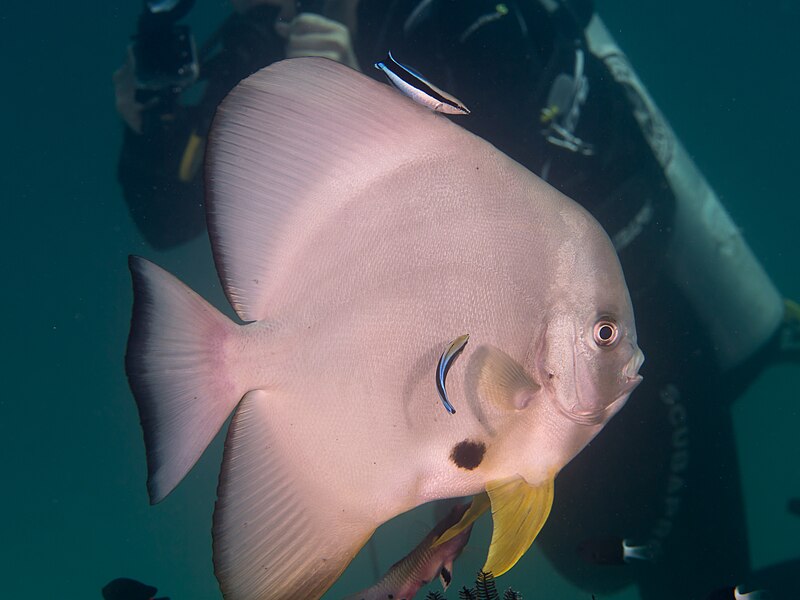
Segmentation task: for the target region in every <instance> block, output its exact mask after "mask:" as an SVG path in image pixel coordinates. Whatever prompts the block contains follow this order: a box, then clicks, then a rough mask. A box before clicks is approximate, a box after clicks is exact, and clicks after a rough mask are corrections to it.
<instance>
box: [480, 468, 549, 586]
mask: <svg viewBox="0 0 800 600" xmlns="http://www.w3.org/2000/svg"><path fill="white" fill-rule="evenodd" d="M553 484H554V482H553V479H549V480H547V481H545V482H543V483H541V484H539V485H530V484H528V483H527V482H526V481H525V480H524V479H522V478H521V477H518V478H514V479H511V480H504V481H495V482H490V483H488V484H487V485H486V491H487V493H488V495H489V499H490V500H491V503H492V521H493V523H494V529H493V531H492V542H491V545H490V546H489V556H488V557H487V558H486V564H485V565H484V567H483V570H484V571H486V572H490V573H492V574H494V576H495V577H499V576H500V575H502V574H503V573H505V572H507V571H508V570H509V569H511V567H513V566H514V565H515V564H516V563H517V561H518V560H519V559H520V558H521V557H522V555H523V554H525V552H527V550H528V548H530V547H531V544H533V541H534V539H536V536H537V535H538V534H539V531H541V529H542V527H543V526H544V523H545V521H547V517H548V516H549V515H550V509H551V507H552V506H553V487H554V485H553Z"/></svg>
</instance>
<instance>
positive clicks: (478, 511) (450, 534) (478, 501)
mask: <svg viewBox="0 0 800 600" xmlns="http://www.w3.org/2000/svg"><path fill="white" fill-rule="evenodd" d="M489 506H490V502H489V496H488V495H487V494H486V493H485V492H484V493H482V494H478V495H477V496H475V497H474V498H473V499H472V503H471V504H470V505H469V508H468V509H467V511H466V512H465V513H464V514H463V515H462V517H461V519H459V521H458V523H456V524H455V525H453V526H452V527H450V528H449V529H447V530H446V531H445V532H444V533H443V534H442V535H440V536H439V537H438V538H436V539H435V540H434V542H433V544H431V548H436V547H437V546H440V545H442V544H444V543H445V542H449V541H450V540H452V539H453V538H454V537H456V536H457V535H458V534H459V533H461V532H462V531H464V530H465V529H466V528H467V527H469V526H470V525H472V524H473V523H474V522H475V521H476V520H477V519H478V517H480V516H481V515H482V514H483V513H485V512H486V511H487V510H488V508H489Z"/></svg>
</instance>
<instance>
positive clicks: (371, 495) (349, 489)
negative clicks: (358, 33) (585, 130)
mask: <svg viewBox="0 0 800 600" xmlns="http://www.w3.org/2000/svg"><path fill="white" fill-rule="evenodd" d="M206 161H207V162H206V183H207V198H206V200H207V202H206V206H207V216H208V224H209V234H210V237H211V241H212V247H213V251H214V255H215V262H216V265H217V269H218V272H219V275H220V278H221V280H222V284H223V287H224V289H225V292H226V295H227V297H228V300H229V301H230V303H231V305H232V306H233V309H234V310H235V311H236V314H237V315H238V317H239V318H240V319H241V321H242V323H241V324H238V323H235V322H234V321H232V320H230V319H229V318H228V317H226V316H224V315H223V314H222V313H221V312H219V311H218V310H217V309H216V308H214V307H212V306H211V305H210V304H209V303H208V302H206V301H205V300H203V299H202V298H201V297H200V296H198V295H197V294H196V293H194V292H193V291H191V290H190V289H189V288H188V287H186V286H185V285H184V284H183V283H181V282H180V281H179V280H178V279H176V278H175V277H173V276H172V275H170V274H169V273H167V272H166V271H164V270H163V269H161V268H160V267H157V266H156V265H155V264H153V263H151V262H149V261H147V260H145V259H143V258H138V257H131V259H130V268H131V272H132V275H133V285H134V303H133V317H132V322H131V332H130V337H129V340H128V349H127V356H126V369H127V374H128V378H129V382H130V386H131V389H132V390H133V394H134V397H135V399H136V403H137V405H138V408H139V415H140V420H141V424H142V428H143V430H144V440H145V448H146V451H147V467H148V490H149V493H150V499H151V501H152V502H159V501H160V500H162V499H163V498H164V497H165V496H166V495H167V494H169V493H170V491H172V490H173V489H174V488H175V486H176V485H177V484H178V483H179V482H180V481H181V479H182V478H183V477H184V476H185V475H186V473H187V472H188V471H189V469H191V468H192V466H193V465H194V464H195V462H196V461H197V459H198V458H199V457H200V455H201V454H202V453H203V451H204V450H205V448H206V447H207V446H208V444H209V443H210V441H211V440H212V438H213V437H214V436H215V435H216V433H217V432H218V431H219V430H220V429H221V428H222V426H223V424H224V423H225V421H226V420H227V419H228V417H229V415H230V414H231V413H233V418H232V420H231V422H230V425H229V427H228V430H227V439H226V442H225V451H224V455H223V460H222V470H221V473H220V478H219V486H218V498H217V503H216V506H215V509H214V519H213V552H214V566H215V573H216V576H217V578H218V580H219V582H220V587H221V589H222V591H223V594H224V595H225V597H226V598H227V599H229V600H230V599H233V600H240V599H241V600H244V599H254V598H259V599H271V600H288V599H290V598H292V599H296V598H298V597H302V598H304V599H307V600H313V599H316V598H319V597H320V596H322V594H323V593H324V592H325V591H326V590H327V589H328V588H329V587H330V586H331V585H332V584H333V582H334V581H335V580H336V579H338V577H339V575H340V574H341V573H342V571H343V570H344V568H345V567H346V566H347V565H348V563H350V561H351V560H352V558H353V557H354V556H355V554H356V553H357V552H358V551H359V549H360V548H361V547H362V546H363V545H364V544H365V543H366V542H367V540H368V539H369V538H370V537H371V535H372V533H373V532H374V531H375V529H376V528H377V527H378V526H379V525H381V524H382V523H384V522H386V521H388V520H389V519H392V518H393V517H395V516H396V515H399V514H400V513H403V512H405V511H407V510H410V509H411V508H414V507H416V506H418V505H420V504H423V503H425V502H429V501H432V500H436V499H441V498H449V497H462V496H469V495H475V496H476V497H475V500H474V501H473V503H472V504H471V506H470V508H469V510H467V511H466V513H465V514H464V516H463V518H462V519H461V520H460V521H459V522H458V523H457V524H455V525H453V526H452V527H450V528H449V529H448V530H447V531H446V532H445V533H444V534H443V535H442V536H440V537H439V538H438V539H437V541H436V542H435V544H434V547H438V546H439V545H443V544H446V543H447V541H448V540H452V539H454V538H456V537H457V536H458V535H460V534H461V533H462V532H464V531H466V530H467V528H468V527H469V525H470V524H471V523H472V522H473V521H474V518H475V517H476V516H477V515H478V514H480V513H481V512H482V511H483V510H486V509H487V508H488V507H489V506H491V512H492V519H493V524H494V533H493V538H492V542H491V544H490V547H489V556H488V559H487V562H486V564H485V567H484V570H486V571H492V572H493V573H494V574H495V575H500V574H501V573H503V572H504V571H506V570H508V569H509V568H511V566H512V565H513V564H514V563H515V562H516V561H517V560H518V559H519V557H521V556H522V554H523V553H524V552H525V551H526V550H527V549H528V547H529V546H530V545H531V543H532V542H533V539H534V538H535V536H536V535H537V533H538V531H539V529H540V528H541V526H542V524H543V523H544V521H545V519H546V518H547V515H548V514H549V511H550V506H551V503H552V499H553V479H554V477H555V476H556V474H557V473H558V472H559V470H560V469H561V468H562V467H564V465H566V464H567V463H568V462H569V461H570V460H571V459H572V458H573V457H574V456H575V455H576V454H577V453H578V452H580V451H581V449H582V448H584V446H586V444H587V443H588V442H589V441H590V440H591V439H592V438H593V437H594V436H595V435H597V434H598V433H599V432H600V430H601V429H602V428H603V426H604V425H605V423H606V422H607V421H608V420H609V419H610V418H611V417H612V415H614V414H615V413H616V412H617V411H618V410H619V409H620V408H621V407H622V406H623V404H624V403H625V402H626V400H627V398H628V396H629V394H630V393H631V390H632V389H633V388H634V387H635V386H636V385H637V384H638V383H639V381H640V380H641V377H640V376H639V375H638V370H639V366H640V365H641V363H642V360H643V355H642V353H641V351H640V350H639V348H638V346H637V342H636V331H635V326H634V318H633V310H632V307H631V303H630V298H629V296H628V291H627V287H626V285H625V281H624V278H623V274H622V270H621V268H620V265H619V261H618V260H617V256H616V254H615V252H614V249H613V247H612V245H611V242H610V241H609V239H608V236H607V235H606V234H605V232H604V231H603V230H602V229H601V227H600V226H599V225H598V223H597V222H596V221H595V220H594V219H593V218H592V217H591V216H590V215H589V214H588V213H587V212H586V211H585V210H584V209H583V208H581V207H580V206H579V205H577V204H576V203H574V202H572V201H571V200H569V199H568V198H566V197H565V196H563V195H562V194H560V193H559V192H557V191H556V190H554V189H553V188H552V187H550V186H549V185H548V184H546V183H545V182H543V181H542V180H540V179H539V178H537V177H536V176H534V175H533V174H531V173H530V172H529V171H527V170H526V169H525V168H523V167H522V166H520V165H519V164H518V163H516V162H514V161H513V160H511V159H509V158H508V157H506V156H505V155H504V154H502V153H501V152H499V151H498V150H497V149H496V148H494V147H493V146H491V145H490V144H488V143H486V142H485V141H483V140H481V139H480V138H478V137H476V136H474V135H472V134H471V133H468V132H467V131H465V130H464V129H462V128H461V127H459V126H458V125H456V124H454V123H452V122H450V121H449V120H448V119H446V118H445V117H443V116H442V115H440V114H438V113H436V112H433V111H430V110H428V109H426V108H424V107H422V106H420V105H418V104H417V103H415V102H412V101H410V100H409V99H408V98H405V97H404V96H402V95H401V94H397V93H395V92H394V91H393V90H391V89H389V88H388V87H387V86H385V85H382V84H380V83H378V82H376V81H373V80H372V79H370V78H368V77H366V76H365V75H362V74H360V73H357V72H355V71H353V70H351V69H348V68H347V67H344V66H342V65H340V64H337V63H335V62H332V61H329V60H325V59H321V58H298V59H291V60H287V61H282V62H279V63H276V64H273V65H271V66H269V67H267V68H265V69H263V70H261V71H259V72H257V73H255V74H253V75H252V76H250V77H248V78H247V79H245V80H244V81H243V82H242V83H240V84H239V85H238V86H237V87H236V88H234V90H233V91H232V92H231V93H230V94H229V95H228V97H227V98H226V99H225V100H224V101H223V102H222V104H221V106H220V108H219V110H218V112H217V114H216V116H215V118H214V123H213V126H212V129H211V132H210V136H209V141H208V150H207V157H206ZM464 332H469V335H470V337H469V340H470V342H469V344H468V345H467V346H465V347H464V348H463V349H462V350H461V354H460V356H459V357H458V360H456V361H452V363H451V365H450V371H449V373H448V375H447V392H448V394H449V396H450V398H452V399H454V400H455V401H456V403H457V406H458V412H457V413H456V414H452V415H451V414H448V413H447V412H446V411H444V410H442V406H441V404H440V398H439V394H438V392H437V386H436V377H437V373H436V368H437V361H438V360H439V357H440V356H441V353H442V349H443V348H446V347H447V344H449V343H451V342H452V340H453V336H454V335H459V334H462V333H464ZM456 399H457V400H456Z"/></svg>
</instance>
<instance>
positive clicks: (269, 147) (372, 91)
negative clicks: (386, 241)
mask: <svg viewBox="0 0 800 600" xmlns="http://www.w3.org/2000/svg"><path fill="white" fill-rule="evenodd" d="M462 136H464V132H463V130H461V129H460V128H459V127H457V126H455V125H453V124H452V123H449V122H448V121H447V120H446V119H445V118H442V117H440V116H438V115H436V114H435V113H432V112H430V111H428V110H427V109H425V108H423V107H421V106H418V105H416V104H415V103H414V102H412V101H410V100H408V99H407V98H405V97H403V96H401V95H400V94H397V93H396V92H395V91H394V90H392V89H391V88H390V87H388V86H387V85H385V84H381V83H378V82H377V81H375V80H373V79H370V78H369V77H367V76H365V75H363V74H361V73H358V72H356V71H354V70H352V69H350V68H348V67H345V66H343V65H340V64H338V63H336V62H334V61H331V60H327V59H323V58H296V59H289V60H284V61H280V62H278V63H274V64H272V65H270V66H268V67H266V68H264V69H262V70H260V71H258V72H257V73H254V74H253V75H251V76H250V77H248V78H247V79H245V80H244V81H242V82H241V83H240V84H239V85H238V86H236V87H235V88H234V89H233V91H231V93H230V94H229V95H228V96H227V97H226V98H225V100H224V101H223V102H222V104H221V105H220V107H219V109H218V110H217V114H216V116H215V117H214V123H213V126H212V128H211V132H210V134H209V143H208V150H207V153H206V188H207V199H206V200H207V201H206V207H207V216H208V226H209V234H210V236H211V242H212V247H213V249H214V258H215V261H216V264H217V270H218V271H219V273H220V277H221V279H222V282H223V284H224V287H225V292H226V294H227V296H228V299H229V300H230V302H231V305H232V306H233V308H234V309H235V310H236V312H237V313H238V314H239V316H240V317H241V318H242V319H243V320H245V321H252V320H261V319H264V318H266V317H267V314H266V312H267V310H268V307H267V304H268V303H269V302H270V299H271V298H272V297H273V296H272V295H271V294H273V293H274V294H277V292H278V290H279V289H280V285H281V281H284V282H286V281H291V278H292V277H294V278H296V277H298V276H301V275H302V272H298V265H302V264H303V263H302V260H301V259H300V256H301V252H302V250H303V249H304V248H306V247H308V246H304V245H303V244H304V243H306V241H307V240H310V239H312V236H313V235H314V232H315V227H316V226H317V225H319V224H321V223H324V219H325V218H326V217H329V216H330V215H331V214H335V211H340V212H339V213H338V214H340V215H342V218H358V215H349V216H348V214H349V213H347V212H346V211H344V210H342V208H343V207H344V206H345V205H346V204H347V202H348V200H349V199H351V198H353V197H354V196H355V195H357V194H358V193H363V192H364V191H365V190H367V191H369V189H370V186H371V185H372V184H374V182H375V181H377V180H380V179H382V175H385V174H386V173H387V172H390V171H391V170H392V169H395V168H396V166H397V165H398V164H400V163H405V164H413V163H414V162H417V161H430V160H432V159H434V158H435V157H436V156H439V155H441V154H442V153H443V152H444V153H446V152H448V151H449V152H452V153H456V152H458V149H459V146H462V145H463V137H462ZM377 195H378V194H377V192H376V196H377ZM381 200H382V199H381V198H378V197H376V201H381ZM291 265H294V267H291ZM290 268H293V269H294V270H293V271H292V272H291V273H289V272H288V270H289V269H290ZM300 270H302V269H300ZM281 278H282V279H281Z"/></svg>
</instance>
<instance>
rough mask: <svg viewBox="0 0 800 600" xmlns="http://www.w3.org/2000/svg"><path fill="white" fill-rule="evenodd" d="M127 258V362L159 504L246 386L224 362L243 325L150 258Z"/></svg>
mask: <svg viewBox="0 0 800 600" xmlns="http://www.w3.org/2000/svg"><path fill="white" fill-rule="evenodd" d="M128 264H129V267H130V270H131V275H132V277H133V291H134V300H133V317H132V318H131V332H130V336H129V337H128V350H127V353H126V356H125V370H126V372H127V374H128V381H129V382H130V386H131V389H132V390H133V395H134V397H135V399H136V405H137V407H138V408H139V418H140V420H141V423H142V430H143V431H144V443H145V449H146V451H147V473H148V474H147V489H148V491H149V493H150V501H151V502H152V503H153V504H155V503H156V502H159V501H161V500H162V499H163V498H164V497H165V496H166V495H167V494H169V493H170V492H171V491H172V490H173V489H174V488H175V486H176V485H178V483H179V482H180V481H181V479H183V477H184V476H185V475H186V473H188V472H189V470H190V469H191V468H192V466H194V464H195V462H197V460H198V459H199V458H200V455H201V454H202V453H203V451H204V450H205V449H206V447H207V446H208V444H209V443H211V440H212V439H213V438H214V436H215V435H216V433H217V432H218V431H219V430H220V428H221V427H222V425H223V423H224V422H225V419H227V418H228V415H230V413H231V412H232V411H233V409H234V407H235V406H236V404H237V402H239V400H240V399H241V397H242V395H243V394H244V391H239V390H237V389H236V388H237V386H236V385H235V383H234V381H233V380H232V378H231V374H230V373H229V372H228V371H229V370H228V369H227V368H226V365H223V364H222V362H223V361H224V360H225V352H224V347H225V342H226V340H229V339H232V338H234V337H235V336H236V335H237V333H238V331H237V330H238V326H237V325H236V324H235V323H234V322H233V321H231V320H230V319H228V318H227V317H226V316H225V315H223V314H222V313H220V312H219V311H218V310H217V309H215V308H214V307H213V306H211V305H210V304H209V303H208V302H206V301H205V300H203V299H202V298H201V297H200V296H199V295H197V294H196V293H194V292H193V291H192V290H190V289H189V288H188V287H187V286H186V285H184V284H183V283H181V282H180V281H179V280H178V279H176V278H175V277H173V276H172V275H170V274H169V273H167V272H166V271H165V270H163V269H162V268H160V267H158V266H156V265H155V264H153V263H151V262H150V261H148V260H145V259H143V258H139V257H137V256H131V257H130V259H129V261H128Z"/></svg>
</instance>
